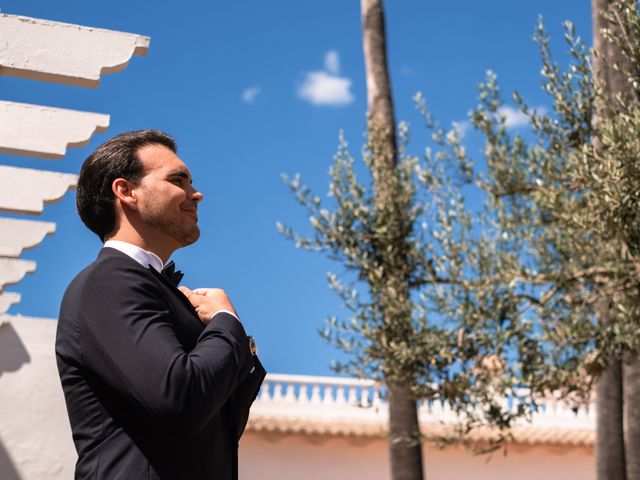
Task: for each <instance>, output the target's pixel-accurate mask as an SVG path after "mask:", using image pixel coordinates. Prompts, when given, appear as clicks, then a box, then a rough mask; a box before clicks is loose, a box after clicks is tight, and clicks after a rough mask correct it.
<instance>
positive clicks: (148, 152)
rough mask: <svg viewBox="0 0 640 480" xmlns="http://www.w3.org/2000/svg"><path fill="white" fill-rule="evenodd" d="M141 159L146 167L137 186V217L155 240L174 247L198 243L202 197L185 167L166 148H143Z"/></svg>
mask: <svg viewBox="0 0 640 480" xmlns="http://www.w3.org/2000/svg"><path fill="white" fill-rule="evenodd" d="M138 158H139V159H140V162H141V163H142V166H143V177H142V178H141V179H140V182H139V184H138V185H137V186H136V187H135V190H136V191H137V195H138V203H137V205H138V214H139V216H140V219H141V220H142V222H143V224H145V226H146V227H147V228H148V230H149V231H150V232H151V234H152V235H154V237H155V238H154V240H155V241H158V240H159V241H161V242H163V243H165V244H167V245H171V246H173V247H175V248H179V247H184V246H186V245H190V244H192V243H193V242H195V241H196V240H198V237H199V236H200V229H199V228H198V203H199V202H200V201H201V200H202V194H201V193H200V192H198V191H197V190H196V189H194V188H193V186H192V185H191V173H190V172H189V170H188V169H187V167H186V165H185V164H184V163H183V162H182V160H180V159H179V158H178V156H177V155H176V154H175V153H173V152H172V151H171V150H170V149H168V148H167V147H165V146H163V145H147V146H145V147H143V148H141V149H140V150H138Z"/></svg>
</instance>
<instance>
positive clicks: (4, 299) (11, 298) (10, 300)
mask: <svg viewBox="0 0 640 480" xmlns="http://www.w3.org/2000/svg"><path fill="white" fill-rule="evenodd" d="M18 302H20V294H19V293H16V292H2V293H0V315H2V314H3V313H6V312H7V310H9V308H10V307H11V305H14V304H16V303H18Z"/></svg>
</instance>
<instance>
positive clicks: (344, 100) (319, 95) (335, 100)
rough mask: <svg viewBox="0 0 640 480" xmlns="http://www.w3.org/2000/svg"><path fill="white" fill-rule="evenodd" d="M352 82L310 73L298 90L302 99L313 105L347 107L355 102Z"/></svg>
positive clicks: (318, 73)
mask: <svg viewBox="0 0 640 480" xmlns="http://www.w3.org/2000/svg"><path fill="white" fill-rule="evenodd" d="M350 87H351V80H350V79H348V78H344V77H338V76H337V75H331V74H330V73H326V72H309V73H307V75H306V76H305V79H304V82H303V83H302V85H301V86H300V88H299V89H298V95H299V96H300V98H304V99H305V100H308V101H309V102H311V103H312V104H313V105H346V104H348V103H351V102H352V101H353V95H352V94H351V92H350V91H349V89H350Z"/></svg>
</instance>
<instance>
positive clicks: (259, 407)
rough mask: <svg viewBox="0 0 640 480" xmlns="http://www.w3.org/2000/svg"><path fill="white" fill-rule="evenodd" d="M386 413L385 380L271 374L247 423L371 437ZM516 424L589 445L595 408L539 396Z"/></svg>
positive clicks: (439, 413)
mask: <svg viewBox="0 0 640 480" xmlns="http://www.w3.org/2000/svg"><path fill="white" fill-rule="evenodd" d="M528 399H529V392H528V391H527V390H526V389H519V390H516V391H514V393H513V394H512V395H511V396H509V397H505V398H504V400H503V407H506V408H507V409H509V410H511V411H515V409H516V408H517V405H518V404H519V403H520V402H526V401H528ZM478 408H479V407H478ZM478 413H480V412H478ZM418 414H419V419H420V423H421V424H423V425H426V424H429V425H431V426H432V427H430V429H431V430H433V425H436V424H437V425H439V426H440V427H441V426H442V425H446V424H449V425H451V424H455V423H457V422H459V417H458V415H457V414H456V412H455V411H453V410H452V409H451V407H450V406H449V405H448V404H447V403H446V402H440V401H438V400H431V401H428V402H426V401H425V402H421V403H420V406H419V410H418ZM387 418H388V403H387V401H386V398H385V388H384V385H381V384H379V383H377V382H375V381H373V380H361V379H357V378H342V377H320V376H307V375H285V374H269V375H267V377H266V379H265V381H264V383H263V386H262V388H261V391H260V394H259V397H258V399H257V400H256V402H255V403H254V405H253V407H252V412H251V422H250V424H249V428H253V429H254V430H269V431H281V432H285V431H286V432H291V431H294V432H295V431H300V432H306V433H314V432H315V433H331V432H333V433H337V434H348V435H363V436H367V435H379V434H384V432H385V431H386V428H387ZM440 427H438V428H440ZM516 427H517V428H520V433H521V434H522V431H523V429H524V430H526V431H527V432H528V433H527V436H528V437H531V438H533V437H532V436H531V432H534V431H535V432H534V433H536V435H538V436H539V437H544V438H550V437H559V438H560V437H562V438H566V439H569V438H570V437H572V435H573V437H575V438H579V439H580V443H582V444H589V443H590V442H591V441H592V440H591V439H592V437H593V435H594V431H595V408H594V405H592V404H591V405H588V406H585V407H583V408H581V409H579V410H578V411H577V412H574V411H573V410H572V409H571V408H570V407H569V406H568V405H567V404H566V403H565V402H564V401H562V400H561V399H559V398H547V399H543V400H541V401H540V400H538V408H537V410H536V411H535V412H534V413H533V415H532V416H531V418H529V419H521V420H519V421H518V422H516ZM574 434H575V435H574ZM576 435H577V436H576ZM521 436H522V435H521ZM534 436H535V435H534ZM573 437H572V438H573ZM567 441H569V440H567Z"/></svg>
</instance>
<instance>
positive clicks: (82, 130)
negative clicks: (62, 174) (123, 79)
mask: <svg viewBox="0 0 640 480" xmlns="http://www.w3.org/2000/svg"><path fill="white" fill-rule="evenodd" d="M108 126H109V115H105V114H101V113H90V112H80V111H77V110H67V109H63V108H52V107H43V106H41V105H30V104H27V103H15V102H5V101H0V153H10V154H16V155H29V156H37V157H44V158H62V157H64V155H65V153H66V152H67V146H70V147H78V146H82V145H86V144H87V143H88V142H89V139H90V138H91V136H92V135H93V133H94V132H96V131H100V132H103V131H105V130H106V129H107V127H108Z"/></svg>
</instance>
